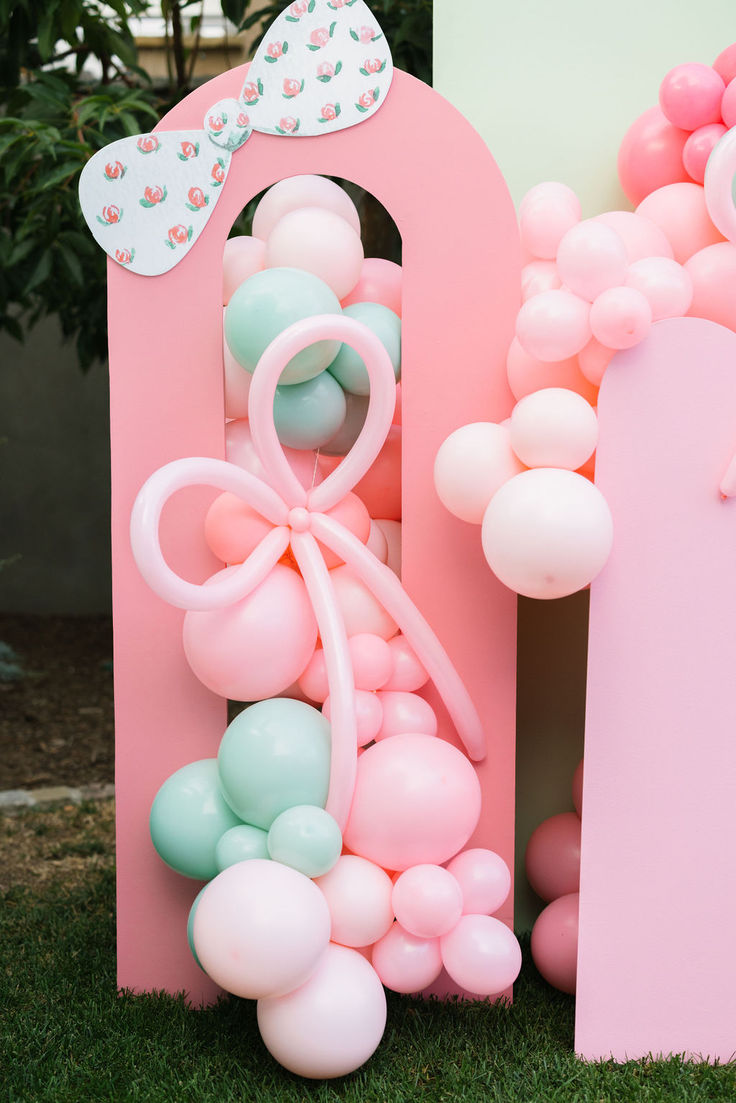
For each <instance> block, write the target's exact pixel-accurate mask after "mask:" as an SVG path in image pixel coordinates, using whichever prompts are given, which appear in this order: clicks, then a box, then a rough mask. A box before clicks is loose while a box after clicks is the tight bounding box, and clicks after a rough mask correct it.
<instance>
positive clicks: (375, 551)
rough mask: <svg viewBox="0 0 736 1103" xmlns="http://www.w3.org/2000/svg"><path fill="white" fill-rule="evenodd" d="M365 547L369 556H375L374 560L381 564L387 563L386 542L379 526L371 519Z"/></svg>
mask: <svg viewBox="0 0 736 1103" xmlns="http://www.w3.org/2000/svg"><path fill="white" fill-rule="evenodd" d="M395 523H396V522H394V524H395ZM365 546H366V547H367V549H368V551H369V552H370V553H371V555H375V557H376V559H378V560H380V561H381V563H387V562H388V541H387V540H386V536H385V534H384V532H383V530H382V529H381V527H380V525H377V524H376V522H375V521H374V520H373V519H371V527H370V530H369V532H368V539H367V540H366V542H365Z"/></svg>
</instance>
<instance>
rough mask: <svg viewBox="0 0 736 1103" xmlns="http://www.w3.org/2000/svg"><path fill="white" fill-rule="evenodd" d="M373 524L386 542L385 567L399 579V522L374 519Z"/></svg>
mask: <svg viewBox="0 0 736 1103" xmlns="http://www.w3.org/2000/svg"><path fill="white" fill-rule="evenodd" d="M374 523H375V525H376V527H377V528H379V529H380V530H381V532H382V533H383V536H384V539H385V541H386V566H387V567H390V568H391V570H392V571H393V572H394V574H395V575H398V576H399V578H401V521H392V520H390V519H389V518H386V517H376V518H375V522H374Z"/></svg>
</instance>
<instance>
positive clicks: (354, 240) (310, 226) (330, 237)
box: [266, 207, 363, 299]
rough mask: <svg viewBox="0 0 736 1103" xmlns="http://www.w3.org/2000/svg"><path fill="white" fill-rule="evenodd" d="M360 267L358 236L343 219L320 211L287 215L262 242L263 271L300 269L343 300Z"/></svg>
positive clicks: (302, 210) (357, 277)
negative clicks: (318, 279) (264, 257)
mask: <svg viewBox="0 0 736 1103" xmlns="http://www.w3.org/2000/svg"><path fill="white" fill-rule="evenodd" d="M362 266H363V245H362V244H361V240H360V235H359V234H358V233H356V231H355V230H354V229H353V228H352V226H349V225H348V223H347V222H346V221H345V219H344V218H341V217H340V215H339V214H335V213H334V212H333V211H326V210H324V209H323V208H321V207H302V208H299V209H298V210H295V211H289V213H288V214H285V215H283V217H282V218H280V219H279V221H278V222H277V223H276V225H275V226H274V228H273V229H272V230H271V233H270V234H269V236H268V239H267V241H266V267H267V268H302V269H304V270H305V271H306V272H311V273H312V274H313V275H315V276H318V277H319V278H320V279H321V280H323V281H324V282H325V283H326V284H327V286H328V287H330V288H332V290H333V291H334V292H335V294H336V295H337V297H338V299H342V298H344V297H345V296H346V295H348V294H349V293H350V292H351V291H352V290H353V288H354V287H355V285H356V283H357V282H358V279H359V277H360V270H361V268H362Z"/></svg>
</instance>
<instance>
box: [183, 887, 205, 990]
mask: <svg viewBox="0 0 736 1103" xmlns="http://www.w3.org/2000/svg"><path fill="white" fill-rule="evenodd" d="M206 888H207V886H206V885H203V886H202V888H201V889H200V890H199V892H198V893H197V895H196V896H195V897H194V903H193V904H192V906H191V908H190V909H189V918H188V919H187V942H188V943H189V949H190V950H191V952H192V957H193V958H194V960H195V961H196V963H197V965H198V966H199V967H200V969H202V962H201V961H200V960H199V958H198V957H197V951H196V950H195V948H194V916H195V915H196V914H197V905H198V904H199V901H200V900H201V899H202V894H203V892H204V890H205V889H206ZM202 972H204V969H202Z"/></svg>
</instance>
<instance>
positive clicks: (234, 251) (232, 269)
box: [222, 234, 266, 306]
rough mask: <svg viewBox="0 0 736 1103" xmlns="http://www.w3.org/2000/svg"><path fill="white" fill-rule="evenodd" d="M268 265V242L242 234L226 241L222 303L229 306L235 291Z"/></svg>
mask: <svg viewBox="0 0 736 1103" xmlns="http://www.w3.org/2000/svg"><path fill="white" fill-rule="evenodd" d="M265 267H266V243H265V242H264V241H261V240H260V238H257V237H249V236H248V235H247V234H241V235H240V236H239V237H231V238H228V240H227V241H226V242H225V248H224V250H223V254H222V303H223V306H227V304H228V303H229V302H230V299H231V298H232V295H233V292H234V291H235V290H236V289H237V288H238V287H240V285H241V283H245V281H246V280H247V279H250V277H251V276H254V275H255V274H256V272H261V271H262V270H263V269H264V268H265Z"/></svg>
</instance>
